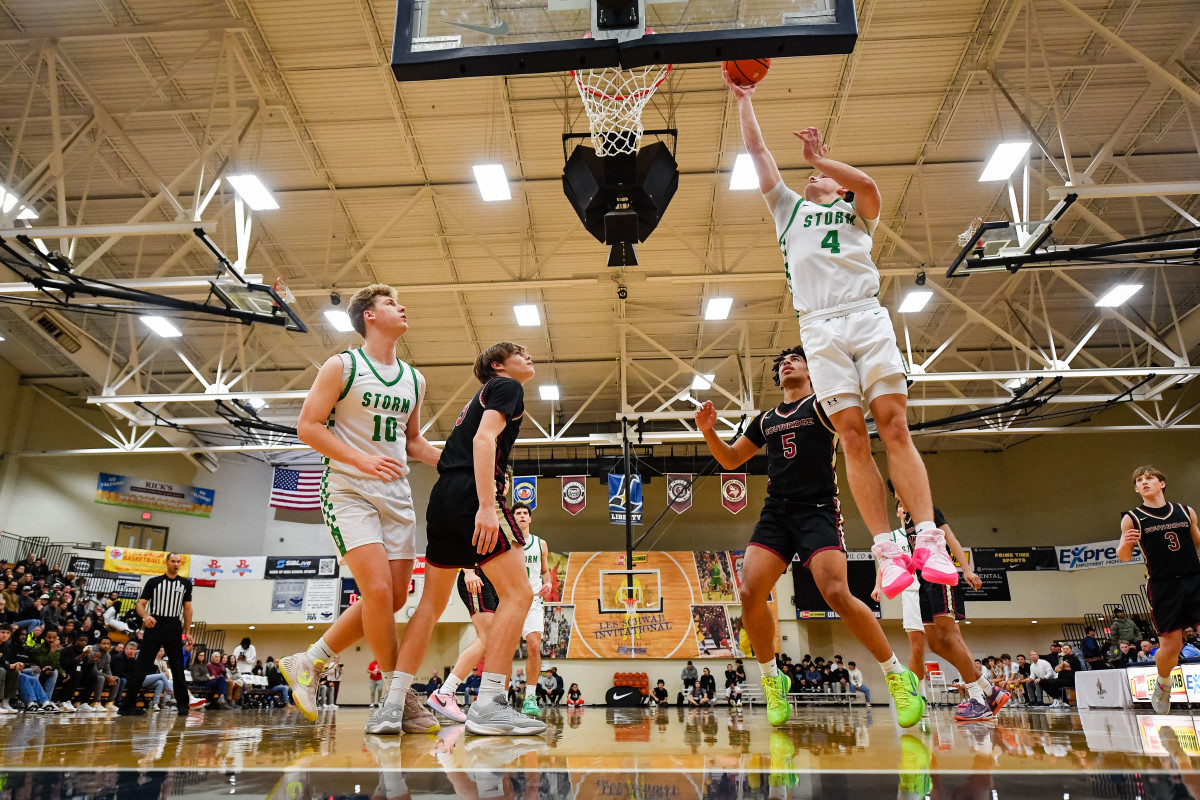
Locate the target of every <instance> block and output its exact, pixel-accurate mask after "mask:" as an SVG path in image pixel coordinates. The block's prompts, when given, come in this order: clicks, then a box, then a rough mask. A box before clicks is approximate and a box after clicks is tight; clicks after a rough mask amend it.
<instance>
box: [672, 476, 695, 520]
mask: <svg viewBox="0 0 1200 800" xmlns="http://www.w3.org/2000/svg"><path fill="white" fill-rule="evenodd" d="M667 505H669V506H670V507H671V510H672V511H674V512H675V513H676V514H682V513H683V512H685V511H687V510H688V509H689V508H691V507H692V476H691V475H688V474H686V473H682V472H668V473H667Z"/></svg>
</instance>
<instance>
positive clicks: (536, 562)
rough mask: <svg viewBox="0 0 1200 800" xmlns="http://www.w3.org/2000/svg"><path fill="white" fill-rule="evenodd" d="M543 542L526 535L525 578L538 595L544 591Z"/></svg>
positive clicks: (536, 537)
mask: <svg viewBox="0 0 1200 800" xmlns="http://www.w3.org/2000/svg"><path fill="white" fill-rule="evenodd" d="M543 569H545V567H544V566H542V540H541V538H540V537H538V536H534V535H533V534H532V533H527V534H525V577H527V578H529V587H530V588H531V589H533V593H534V594H535V595H536V594H537V593H538V592H540V591H541V590H542V570H543Z"/></svg>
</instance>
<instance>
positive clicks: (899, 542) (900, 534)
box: [888, 528, 912, 556]
mask: <svg viewBox="0 0 1200 800" xmlns="http://www.w3.org/2000/svg"><path fill="white" fill-rule="evenodd" d="M888 536H890V537H892V541H893V542H895V543H896V547H899V548H900V552H902V553H904V555H906V556H911V555H912V549H911V548H909V546H908V534H907V533H905V532H904V528H897V529H896V530H894V531H888Z"/></svg>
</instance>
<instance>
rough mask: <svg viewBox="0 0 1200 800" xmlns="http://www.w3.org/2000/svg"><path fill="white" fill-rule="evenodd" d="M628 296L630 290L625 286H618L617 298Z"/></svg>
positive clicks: (622, 298) (621, 298)
mask: <svg viewBox="0 0 1200 800" xmlns="http://www.w3.org/2000/svg"><path fill="white" fill-rule="evenodd" d="M627 297H629V290H628V289H626V288H625V287H624V286H618V287H617V299H618V300H624V299H625V298H627Z"/></svg>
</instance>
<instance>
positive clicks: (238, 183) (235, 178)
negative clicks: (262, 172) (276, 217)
mask: <svg viewBox="0 0 1200 800" xmlns="http://www.w3.org/2000/svg"><path fill="white" fill-rule="evenodd" d="M225 180H227V181H229V185H230V186H232V187H233V190H234V191H235V192H237V193H238V197H240V198H242V200H244V201H245V203H246V205H248V206H250V208H251V209H252V210H254V211H270V210H271V209H275V208H279V203H277V202H276V201H275V196H274V195H272V194H271V191H270V190H269V189H267V187H266V186H264V185H263V182H262V181H261V180H259V179H258V176H257V175H249V174H247V175H227V176H226V177H225Z"/></svg>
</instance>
